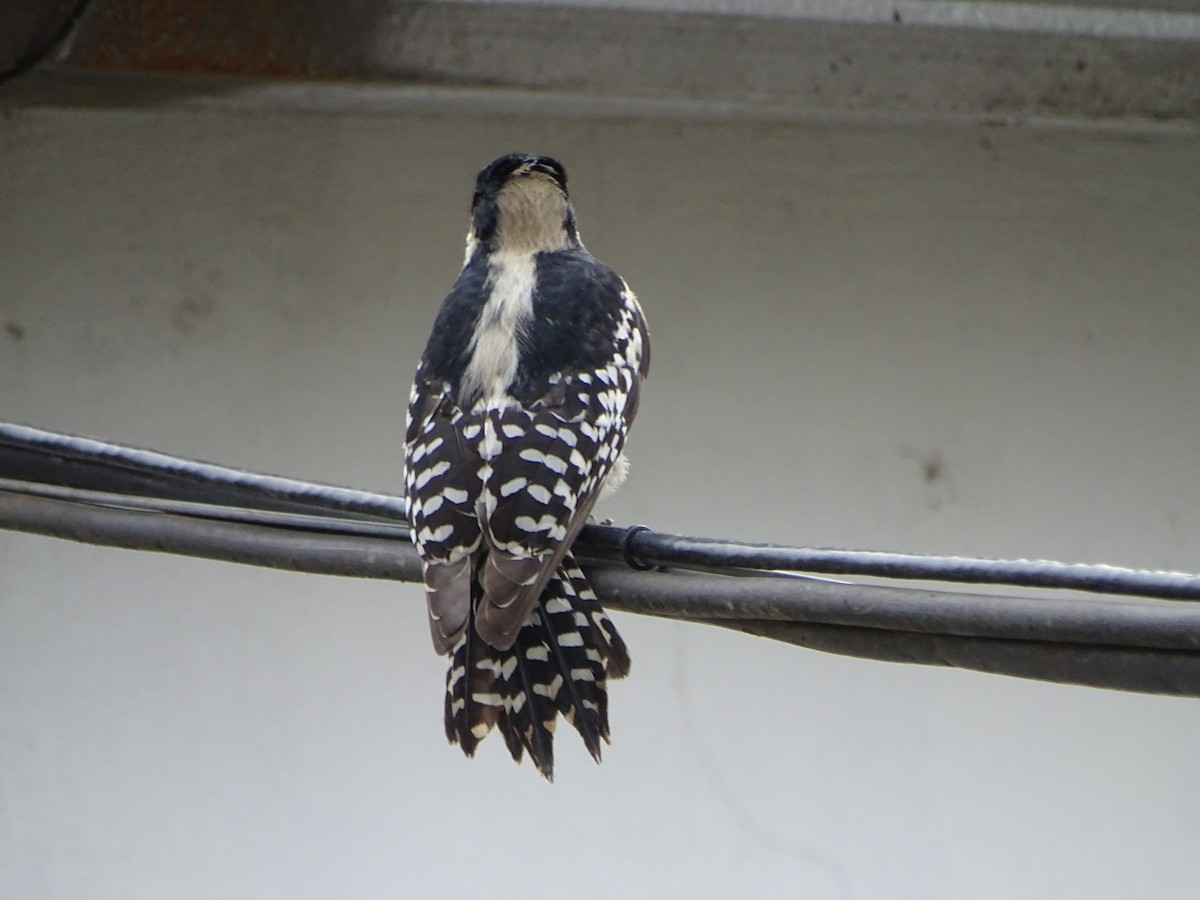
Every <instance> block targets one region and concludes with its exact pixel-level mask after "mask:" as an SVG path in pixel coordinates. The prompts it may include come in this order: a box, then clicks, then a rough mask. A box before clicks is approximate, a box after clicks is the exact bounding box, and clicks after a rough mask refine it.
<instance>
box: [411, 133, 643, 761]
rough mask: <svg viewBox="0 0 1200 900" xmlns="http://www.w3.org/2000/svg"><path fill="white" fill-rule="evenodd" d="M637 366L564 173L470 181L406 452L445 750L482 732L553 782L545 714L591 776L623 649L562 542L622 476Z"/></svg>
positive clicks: (534, 169) (637, 318)
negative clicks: (566, 728) (459, 256)
mask: <svg viewBox="0 0 1200 900" xmlns="http://www.w3.org/2000/svg"><path fill="white" fill-rule="evenodd" d="M649 365H650V343H649V336H648V334H647V331H646V319H645V317H644V316H643V314H642V309H641V306H640V305H639V304H638V300H637V297H636V296H635V295H634V293H633V291H631V290H630V289H629V286H628V285H627V284H626V283H625V281H624V280H623V279H622V278H621V277H620V276H619V275H618V274H617V273H616V272H614V271H613V270H612V269H610V268H609V267H608V266H606V265H605V264H604V263H602V262H600V261H599V260H597V259H595V258H594V257H593V256H592V255H591V254H590V253H588V251H587V249H586V248H585V247H584V246H583V243H582V241H580V239H579V232H578V230H577V229H576V226H575V212H574V210H573V209H572V207H571V203H570V200H569V198H568V194H567V173H566V171H565V169H564V168H563V166H562V164H561V163H559V162H558V161H557V160H554V159H551V158H550V157H547V156H533V155H529V154H524V153H513V154H509V155H507V156H502V157H500V158H499V159H497V160H496V161H495V162H493V163H491V164H490V165H488V166H487V167H485V168H484V169H483V170H482V171H481V172H480V173H479V175H478V177H477V179H476V182H475V194H474V198H473V199H472V202H471V227H470V230H469V231H468V233H467V246H466V257H465V259H464V262H463V268H462V271H461V272H460V273H459V276H458V279H457V280H456V281H455V283H454V286H453V287H452V288H451V289H450V293H449V295H448V296H447V297H446V299H445V301H444V302H443V303H442V307H441V310H440V311H439V312H438V315H437V319H436V321H435V323H434V326H433V333H432V334H431V335H430V338H429V342H428V344H427V345H426V347H425V352H424V354H423V355H422V357H421V362H420V365H419V366H418V368H417V373H416V378H415V379H414V382H413V388H412V393H411V395H410V398H409V406H408V420H407V429H406V435H405V447H404V449H405V496H406V498H407V501H408V516H409V522H410V524H411V526H412V538H413V542H414V543H415V544H416V547H417V551H418V552H419V554H420V556H421V561H422V564H423V569H424V581H425V593H426V600H427V604H428V611H429V626H430V631H431V634H432V637H433V645H434V648H435V649H436V650H437V651H438V652H439V653H441V654H449V656H450V665H449V671H448V672H447V676H446V697H445V725H446V737H447V738H449V740H450V742H451V743H456V744H458V745H459V746H460V747H461V748H462V750H463V751H464V752H465V753H466V754H467V756H473V755H474V753H475V749H476V747H477V745H478V744H479V742H480V741H481V740H482V739H483V738H484V737H485V736H486V735H487V734H488V733H489V732H490V731H491V730H492V728H499V729H500V732H501V734H502V735H503V736H504V740H505V743H506V744H507V746H508V749H509V752H511V753H512V756H513V759H514V760H516V761H517V762H518V763H519V762H520V761H521V759H522V757H523V755H524V754H525V753H526V752H528V754H529V756H530V759H531V760H532V762H533V764H534V766H535V767H536V768H537V770H538V771H539V772H541V774H542V775H544V776H545V777H546V778H547V779H548V780H551V779H552V778H553V774H554V747H553V736H554V727H555V723H556V721H557V718H558V715H559V714H560V713H561V714H562V715H563V717H564V718H566V720H567V721H568V722H570V723H571V724H572V725H573V726H574V727H575V728H576V730H578V731H579V734H580V735H581V736H582V738H583V741H584V744H585V745H586V746H587V749H588V751H589V752H590V753H591V755H592V757H593V758H594V759H595V760H596V761H597V762H599V761H600V742H601V741H602V740H603V741H605V742H608V740H609V727H608V695H607V689H606V682H607V679H609V678H621V677H623V676H625V675H626V674H628V672H629V653H628V651H627V650H626V648H625V642H624V641H623V640H622V639H621V637H620V635H618V634H617V631H616V628H614V627H613V624H612V621H611V620H610V619H609V618H608V616H607V615H606V614H605V612H604V610H603V609H602V608H601V606H600V603H599V601H598V600H597V599H596V595H595V593H594V592H593V591H592V589H591V587H590V586H589V584H588V581H587V578H586V577H585V576H584V574H583V572H582V571H581V570H580V568H579V566H578V565H577V564H576V562H575V560H574V558H573V557H572V555H571V544H572V543H573V542H574V541H575V538H576V536H577V535H578V534H579V531H580V529H581V528H582V527H583V525H584V523H585V522H586V521H587V519H588V516H589V514H590V513H591V510H592V506H593V505H594V504H595V503H596V501H597V499H599V498H600V497H602V496H606V495H608V494H609V493H611V492H612V491H615V490H616V488H617V487H619V486H620V483H621V482H622V481H623V480H624V478H625V475H626V473H627V471H628V463H627V461H626V458H625V455H624V452H623V449H624V446H625V438H626V435H627V434H628V431H629V426H630V424H631V423H632V422H633V418H634V415H635V414H636V413H637V408H638V397H639V394H640V391H641V385H642V381H643V379H644V378H645V377H646V374H647V372H648V369H649Z"/></svg>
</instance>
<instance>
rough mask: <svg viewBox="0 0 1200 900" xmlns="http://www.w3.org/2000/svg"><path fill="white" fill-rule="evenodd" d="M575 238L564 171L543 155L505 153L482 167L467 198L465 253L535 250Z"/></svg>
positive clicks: (563, 244) (567, 244)
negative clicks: (468, 223) (468, 224)
mask: <svg viewBox="0 0 1200 900" xmlns="http://www.w3.org/2000/svg"><path fill="white" fill-rule="evenodd" d="M578 241H579V235H578V233H577V232H576V230H575V213H574V211H573V210H572V209H571V203H570V201H569V200H568V199H567V171H566V169H564V168H563V166H562V163H560V162H559V161H558V160H556V159H551V158H550V157H548V156H533V155H531V154H528V153H510V154H508V155H507V156H502V157H500V158H499V159H497V160H496V161H495V162H493V163H491V164H490V165H489V166H487V167H486V168H484V169H483V171H481V172H480V173H479V177H478V178H477V179H476V180H475V196H474V198H473V199H472V201H471V233H470V234H469V235H468V236H467V245H468V247H467V256H468V258H469V257H470V255H471V251H472V249H473V248H474V246H475V245H476V244H479V245H483V246H485V247H486V248H487V249H488V250H489V251H496V250H500V251H512V252H525V253H537V252H539V251H543V250H562V249H564V248H566V247H570V246H573V245H575V244H577V243H578Z"/></svg>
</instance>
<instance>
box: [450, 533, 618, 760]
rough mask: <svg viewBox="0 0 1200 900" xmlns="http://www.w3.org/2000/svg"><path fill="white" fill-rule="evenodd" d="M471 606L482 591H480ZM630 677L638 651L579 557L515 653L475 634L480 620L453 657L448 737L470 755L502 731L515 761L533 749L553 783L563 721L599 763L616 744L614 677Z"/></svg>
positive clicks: (568, 560) (556, 582)
mask: <svg viewBox="0 0 1200 900" xmlns="http://www.w3.org/2000/svg"><path fill="white" fill-rule="evenodd" d="M472 594H473V595H475V596H474V597H473V601H472V606H474V602H475V599H477V594H478V585H474V586H473V587H472ZM628 673H629V653H628V651H627V650H626V649H625V642H624V641H623V640H621V636H620V635H619V634H617V630H616V628H614V627H613V623H612V620H610V619H609V618H608V615H607V614H606V613H605V612H604V609H603V608H602V607H601V606H600V601H598V600H597V599H596V595H595V593H594V592H593V591H592V589H591V587H590V586H589V585H588V582H587V579H586V578H585V577H584V575H583V572H582V571H580V569H579V566H578V565H577V564H576V562H575V560H574V559H573V558H572V556H571V554H569V553H568V554H566V555H565V556H564V557H563V560H562V563H561V564H560V565H559V568H558V571H557V572H556V573H555V575H554V577H553V578H551V579H550V581H549V583H548V584H547V585H546V589H545V591H543V593H542V596H541V599H540V601H539V602H538V604H537V605H536V606H535V607H534V608H533V611H532V612H531V613H530V615H529V620H528V621H527V622H526V623H525V625H524V627H522V629H521V631H520V633H519V634H518V635H517V639H516V641H515V642H514V643H513V645H512V647H510V648H509V649H508V650H497V649H496V648H495V647H492V646H491V645H489V644H488V643H486V642H485V641H484V640H483V639H482V638H480V637H479V635H478V634H476V632H475V623H474V612H472V621H471V622H469V623H468V625H467V628H466V632H465V633H464V635H463V637H462V638H461V639H460V640H459V642H458V643H457V644H456V645H455V646H454V648H453V650H451V653H450V670H449V672H448V673H447V675H446V737H448V738H449V739H450V743H452V744H458V745H460V746H461V747H462V749H463V752H464V753H466V754H467V755H468V756H474V755H475V748H476V746H477V745H478V744H479V742H480V741H481V740H482V739H483V738H484V737H485V736H486V735H487V733H488V732H489V731H491V730H492V728H493V727H497V726H498V727H499V728H500V733H501V734H503V735H504V741H505V743H506V744H508V749H509V752H511V753H512V756H513V759H515V760H516V761H517V762H520V761H521V758H522V757H523V756H524V753H525V751H529V757H530V759H531V760H533V764H534V765H535V766H536V767H537V770H538V771H539V772H541V773H542V775H544V776H545V777H546V778H547V779H548V780H552V779H553V777H554V726H555V723H556V721H557V718H558V714H559V713H562V715H563V717H564V718H565V719H566V720H567V721H568V722H570V723H571V724H572V725H574V726H575V728H576V730H577V731H578V732H579V734H580V735H581V736H582V737H583V742H584V744H585V745H586V746H587V748H588V752H589V753H591V754H592V756H593V757H594V758H595V760H596V761H597V762H599V761H600V741H601V740H604V741H605V742H606V743H607V742H608V740H609V737H608V691H607V688H606V682H607V679H608V678H622V677H624V676H625V675H626V674H628Z"/></svg>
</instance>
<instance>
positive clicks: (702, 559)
mask: <svg viewBox="0 0 1200 900" xmlns="http://www.w3.org/2000/svg"><path fill="white" fill-rule="evenodd" d="M0 476H4V477H8V478H11V479H14V480H23V481H29V482H37V483H43V484H52V485H59V486H64V487H76V488H83V489H88V490H99V491H107V492H110V493H123V494H136V495H138V496H143V497H159V498H163V499H175V500H180V501H188V502H196V501H200V502H205V503H209V504H213V505H216V506H227V507H247V508H250V509H260V510H275V511H278V512H292V513H309V514H328V515H334V516H338V517H340V518H348V519H359V518H367V519H371V520H376V521H389V522H400V523H403V522H404V521H405V519H406V515H405V506H404V501H403V500H402V499H401V498H399V497H393V496H390V495H386V494H377V493H371V492H368V491H358V490H352V489H349V488H341V487H334V486H332V485H321V484H314V483H311V482H305V481H298V480H296V479H291V478H282V477H279V476H274V475H260V474H256V473H253V472H247V471H243V470H240V469H232V468H229V467H226V466H218V465H213V464H210V463H200V462H195V461H192V460H187V459H182V458H180V457H175V456H169V455H167V454H164V453H157V452H154V451H150V450H138V449H134V448H131V447H124V446H121V445H118V444H110V443H105V442H102V441H97V440H93V439H90V438H81V437H74V436H71V435H64V434H58V433H55V432H49V431H43V430H41V429H36V428H30V427H27V426H22V425H10V424H4V423H0ZM325 528H326V529H332V528H333V526H332V525H330V524H328V523H327V524H326V525H325ZM347 530H349V529H347ZM574 552H575V555H576V557H578V558H579V559H580V560H583V561H593V562H599V561H609V560H612V561H619V560H626V561H636V562H637V563H638V564H639V565H645V566H650V567H654V566H662V567H669V568H685V569H694V570H697V571H718V572H721V571H724V572H728V573H733V572H735V571H739V570H742V571H746V570H748V571H752V572H753V571H791V572H810V573H821V574H830V575H845V576H857V577H877V578H890V579H906V580H912V579H915V580H921V581H940V582H947V583H961V584H999V585H1011V586H1017V587H1032V588H1041V589H1070V590H1082V591H1089V592H1092V593H1101V594H1113V595H1119V596H1142V597H1158V598H1162V599H1170V600H1200V576H1197V575H1190V574H1184V573H1179V572H1147V571H1140V570H1135V569H1125V568H1118V567H1115V566H1095V565H1078V564H1068V563H1058V562H1046V561H1030V560H993V559H975V558H968V557H940V556H921V555H916V554H905V553H884V552H878V551H862V550H834V549H818V548H802V547H780V546H773V545H768V544H747V543H736V542H732V541H722V540H716V539H712V538H695V537H685V536H682V535H674V534H662V533H658V532H654V531H651V530H650V529H648V528H646V527H645V526H635V527H634V528H632V529H630V528H620V527H612V526H604V525H588V526H586V527H585V528H584V529H583V532H582V534H581V535H580V538H579V540H578V541H577V542H576V544H575V548H574Z"/></svg>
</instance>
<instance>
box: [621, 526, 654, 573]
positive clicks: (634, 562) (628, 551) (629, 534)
mask: <svg viewBox="0 0 1200 900" xmlns="http://www.w3.org/2000/svg"><path fill="white" fill-rule="evenodd" d="M649 530H650V528H649V527H648V526H646V525H630V526H629V527H628V528H626V529H625V537H624V538H623V539H622V540H621V555H622V556H624V557H625V565H627V566H629V568H631V569H633V570H634V571H635V572H649V571H650V570H651V569H657V568H658V566H656V565H654V564H653V563H644V562H642V561H641V560H640V559H638V558H637V557H636V556H634V555H633V539H634V538H635V537H637V536H638V535H639V534H641V533H642V532H643V531H649Z"/></svg>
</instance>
